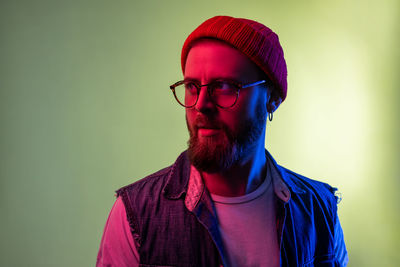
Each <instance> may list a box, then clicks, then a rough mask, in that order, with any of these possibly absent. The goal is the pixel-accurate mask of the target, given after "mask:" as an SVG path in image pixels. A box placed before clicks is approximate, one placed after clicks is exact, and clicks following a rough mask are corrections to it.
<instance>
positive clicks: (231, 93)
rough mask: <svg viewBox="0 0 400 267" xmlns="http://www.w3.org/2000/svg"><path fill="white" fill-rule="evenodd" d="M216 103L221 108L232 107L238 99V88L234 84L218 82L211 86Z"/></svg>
mask: <svg viewBox="0 0 400 267" xmlns="http://www.w3.org/2000/svg"><path fill="white" fill-rule="evenodd" d="M209 86H210V89H211V91H212V97H213V100H214V102H215V103H216V104H217V105H219V106H221V107H225V108H227V107H231V106H232V105H233V104H235V102H236V99H237V87H236V86H235V85H234V84H233V83H229V82H220V81H216V82H213V83H212V84H210V85H209Z"/></svg>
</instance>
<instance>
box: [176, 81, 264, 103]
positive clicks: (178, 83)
mask: <svg viewBox="0 0 400 267" xmlns="http://www.w3.org/2000/svg"><path fill="white" fill-rule="evenodd" d="M216 81H224V82H229V83H231V84H233V85H234V86H235V88H236V99H235V102H233V104H232V105H230V106H228V107H224V106H221V105H219V104H218V103H216V101H214V99H213V97H212V93H213V92H211V91H212V90H211V89H210V87H209V85H211V84H213V83H214V82H216ZM216 81H212V82H210V83H208V84H197V83H196V82H193V84H194V85H195V86H196V88H197V98H196V101H195V102H194V104H193V105H190V106H187V105H184V104H183V103H181V101H179V99H178V97H177V96H176V93H175V88H176V87H177V86H179V85H182V84H184V83H185V82H187V81H185V80H182V81H178V82H176V83H174V84H173V85H171V86H170V87H169V88H170V89H171V90H172V93H173V94H174V97H175V99H176V101H178V103H179V104H180V105H181V106H183V107H185V108H192V107H194V106H196V104H197V101H199V95H200V89H201V87H206V88H207V93H208V96H209V97H210V99H211V101H212V102H213V104H214V105H216V106H217V107H219V108H223V109H227V108H231V107H233V106H234V105H235V104H236V102H237V100H238V99H239V92H240V90H241V89H244V88H248V87H252V86H256V85H260V84H263V83H266V80H259V81H256V82H252V83H248V84H242V83H240V82H236V81H232V80H216Z"/></svg>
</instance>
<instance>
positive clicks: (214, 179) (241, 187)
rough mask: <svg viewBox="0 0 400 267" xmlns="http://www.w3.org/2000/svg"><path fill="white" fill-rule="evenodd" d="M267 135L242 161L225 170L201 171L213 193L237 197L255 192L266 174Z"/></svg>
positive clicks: (209, 189)
mask: <svg viewBox="0 0 400 267" xmlns="http://www.w3.org/2000/svg"><path fill="white" fill-rule="evenodd" d="M264 140H265V135H264V136H263V138H260V141H259V142H258V143H259V144H257V146H256V148H255V149H254V151H253V152H252V153H250V155H249V156H248V157H247V158H246V159H243V160H242V161H241V162H239V163H237V164H235V165H233V166H232V167H231V168H229V169H227V170H224V171H223V172H217V173H207V172H201V175H202V177H203V180H204V183H205V185H206V187H207V189H208V191H209V192H210V193H211V194H215V195H220V196H226V197H235V196H241V195H245V194H248V193H251V192H253V191H254V190H256V189H257V187H258V186H259V185H260V184H261V183H262V182H263V181H264V179H265V176H266V156H265V145H264Z"/></svg>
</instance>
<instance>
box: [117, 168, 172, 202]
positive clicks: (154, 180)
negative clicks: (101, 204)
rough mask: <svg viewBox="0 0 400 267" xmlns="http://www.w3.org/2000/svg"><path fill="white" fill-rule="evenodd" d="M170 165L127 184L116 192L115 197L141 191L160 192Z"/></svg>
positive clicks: (169, 170)
mask: <svg viewBox="0 0 400 267" xmlns="http://www.w3.org/2000/svg"><path fill="white" fill-rule="evenodd" d="M171 169H172V165H171V166H168V167H165V168H163V169H161V170H159V171H157V172H155V173H152V174H150V175H148V176H146V177H144V178H141V179H139V180H138V181H136V182H133V183H131V184H128V185H126V186H123V187H121V188H120V189H118V190H117V191H116V193H117V197H118V196H120V195H121V194H122V193H123V192H129V191H137V192H140V191H142V190H143V189H145V188H146V189H147V190H149V189H151V188H153V189H156V190H160V189H162V188H163V187H164V185H165V183H166V181H167V178H168V175H169V173H170V172H171Z"/></svg>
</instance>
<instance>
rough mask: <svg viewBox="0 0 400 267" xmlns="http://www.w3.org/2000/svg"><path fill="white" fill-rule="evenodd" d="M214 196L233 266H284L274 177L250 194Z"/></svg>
mask: <svg viewBox="0 0 400 267" xmlns="http://www.w3.org/2000/svg"><path fill="white" fill-rule="evenodd" d="M211 198H212V200H213V202H214V205H215V208H216V212H217V216H218V222H219V230H220V233H221V236H222V240H223V243H224V247H225V250H226V254H227V258H228V262H229V266H230V267H237V266H268V267H274V266H280V254H279V242H278V232H277V226H276V209H275V205H274V201H275V199H274V198H275V195H274V190H273V186H272V179H271V177H268V175H267V177H266V178H265V179H264V182H263V183H262V184H261V185H260V186H259V187H258V188H257V189H256V190H255V191H253V192H251V193H249V194H246V195H243V196H239V197H223V196H218V195H213V194H211Z"/></svg>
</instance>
